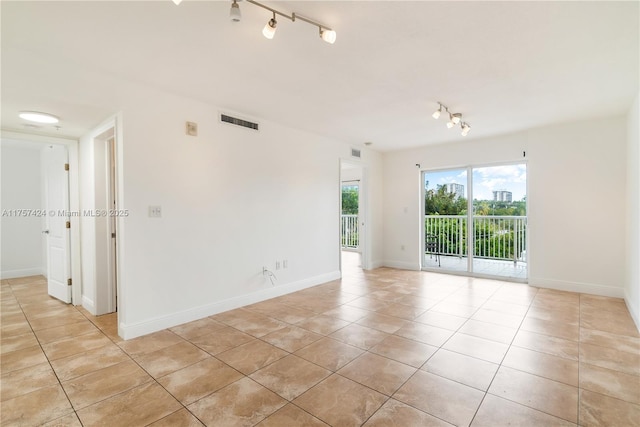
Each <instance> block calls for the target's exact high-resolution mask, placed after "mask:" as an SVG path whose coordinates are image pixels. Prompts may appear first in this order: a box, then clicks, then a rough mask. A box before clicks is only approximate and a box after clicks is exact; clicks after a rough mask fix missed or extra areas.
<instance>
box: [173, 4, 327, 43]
mask: <svg viewBox="0 0 640 427" xmlns="http://www.w3.org/2000/svg"><path fill="white" fill-rule="evenodd" d="M172 1H173V2H174V3H175V4H176V5H179V4H180V2H181V1H182V0H172ZM232 1H233V3H232V4H231V10H230V11H229V19H230V20H231V21H233V22H239V21H240V20H241V19H242V13H241V12H240V5H238V2H241V1H242V0H232ZM245 1H246V2H247V3H251V4H253V5H256V6H258V7H261V8H263V9H266V10H268V11H269V12H271V13H273V18H271V19H270V20H269V22H267V25H265V26H264V28H263V29H262V34H263V35H264V36H265V37H266V38H268V39H272V38H273V36H274V35H275V33H276V27H277V25H278V22H277V21H276V15H280V16H282V17H283V18H287V19H288V20H290V21H291V22H296V20H299V21H304V22H306V23H307V24H311V25H314V26H316V27H318V30H319V34H320V38H321V39H322V40H324V41H325V42H327V43H329V44H334V43H335V42H336V32H335V31H333V30H332V29H331V28H329V27H327V26H325V25H322V24H320V23H318V22H316V21H314V20H312V19H309V18H305V17H304V16H300V15H296V13H295V12H292V13H291V15H288V14H286V13H284V12H280V11H279V10H276V9H272V8H270V7H269V6H265V5H264V4H262V3H258V2H257V1H255V0H245Z"/></svg>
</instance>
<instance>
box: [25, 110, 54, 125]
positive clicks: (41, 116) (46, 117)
mask: <svg viewBox="0 0 640 427" xmlns="http://www.w3.org/2000/svg"><path fill="white" fill-rule="evenodd" d="M18 116H19V117H20V118H21V119H24V120H28V121H30V122H35V123H45V124H53V123H58V122H59V121H60V119H59V118H57V117H56V116H54V115H53V114H49V113H41V112H38V111H20V113H19V114H18Z"/></svg>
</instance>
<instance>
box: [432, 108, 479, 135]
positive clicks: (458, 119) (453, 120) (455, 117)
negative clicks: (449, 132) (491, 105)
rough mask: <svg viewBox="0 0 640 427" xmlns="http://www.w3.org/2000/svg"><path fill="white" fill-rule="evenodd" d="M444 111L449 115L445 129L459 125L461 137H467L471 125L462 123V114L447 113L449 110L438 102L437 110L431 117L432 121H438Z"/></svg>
mask: <svg viewBox="0 0 640 427" xmlns="http://www.w3.org/2000/svg"><path fill="white" fill-rule="evenodd" d="M443 110H444V111H445V112H446V113H447V114H448V115H449V121H448V122H447V129H451V128H453V127H454V126H455V125H458V124H459V125H460V128H461V129H462V132H461V134H462V136H467V134H468V133H469V131H470V130H471V125H469V123H467V122H463V121H462V113H451V112H449V108H448V107H447V106H446V105H444V104H443V103H442V102H438V109H437V110H436V111H435V112H434V113H433V114H432V115H431V117H433V118H434V119H436V120H437V119H439V118H440V115H441V114H442V111H443Z"/></svg>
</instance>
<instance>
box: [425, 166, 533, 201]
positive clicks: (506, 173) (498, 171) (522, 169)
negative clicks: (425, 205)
mask: <svg viewBox="0 0 640 427" xmlns="http://www.w3.org/2000/svg"><path fill="white" fill-rule="evenodd" d="M425 180H427V181H429V187H428V188H427V189H435V188H437V186H438V185H442V184H449V183H456V184H462V185H464V187H465V188H464V189H465V191H467V190H468V189H467V170H466V169H450V170H445V171H435V172H426V174H425ZM495 190H507V191H511V192H512V193H513V201H514V202H515V201H519V200H522V198H523V197H524V196H525V195H526V194H527V166H526V165H525V164H518V165H504V166H490V167H480V168H474V169H473V198H474V199H477V200H493V191H495Z"/></svg>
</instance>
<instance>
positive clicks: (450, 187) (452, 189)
mask: <svg viewBox="0 0 640 427" xmlns="http://www.w3.org/2000/svg"><path fill="white" fill-rule="evenodd" d="M442 186H443V187H444V188H445V189H446V190H447V193H453V194H455V195H456V197H464V185H462V184H456V183H455V182H452V183H449V184H443V185H442Z"/></svg>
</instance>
